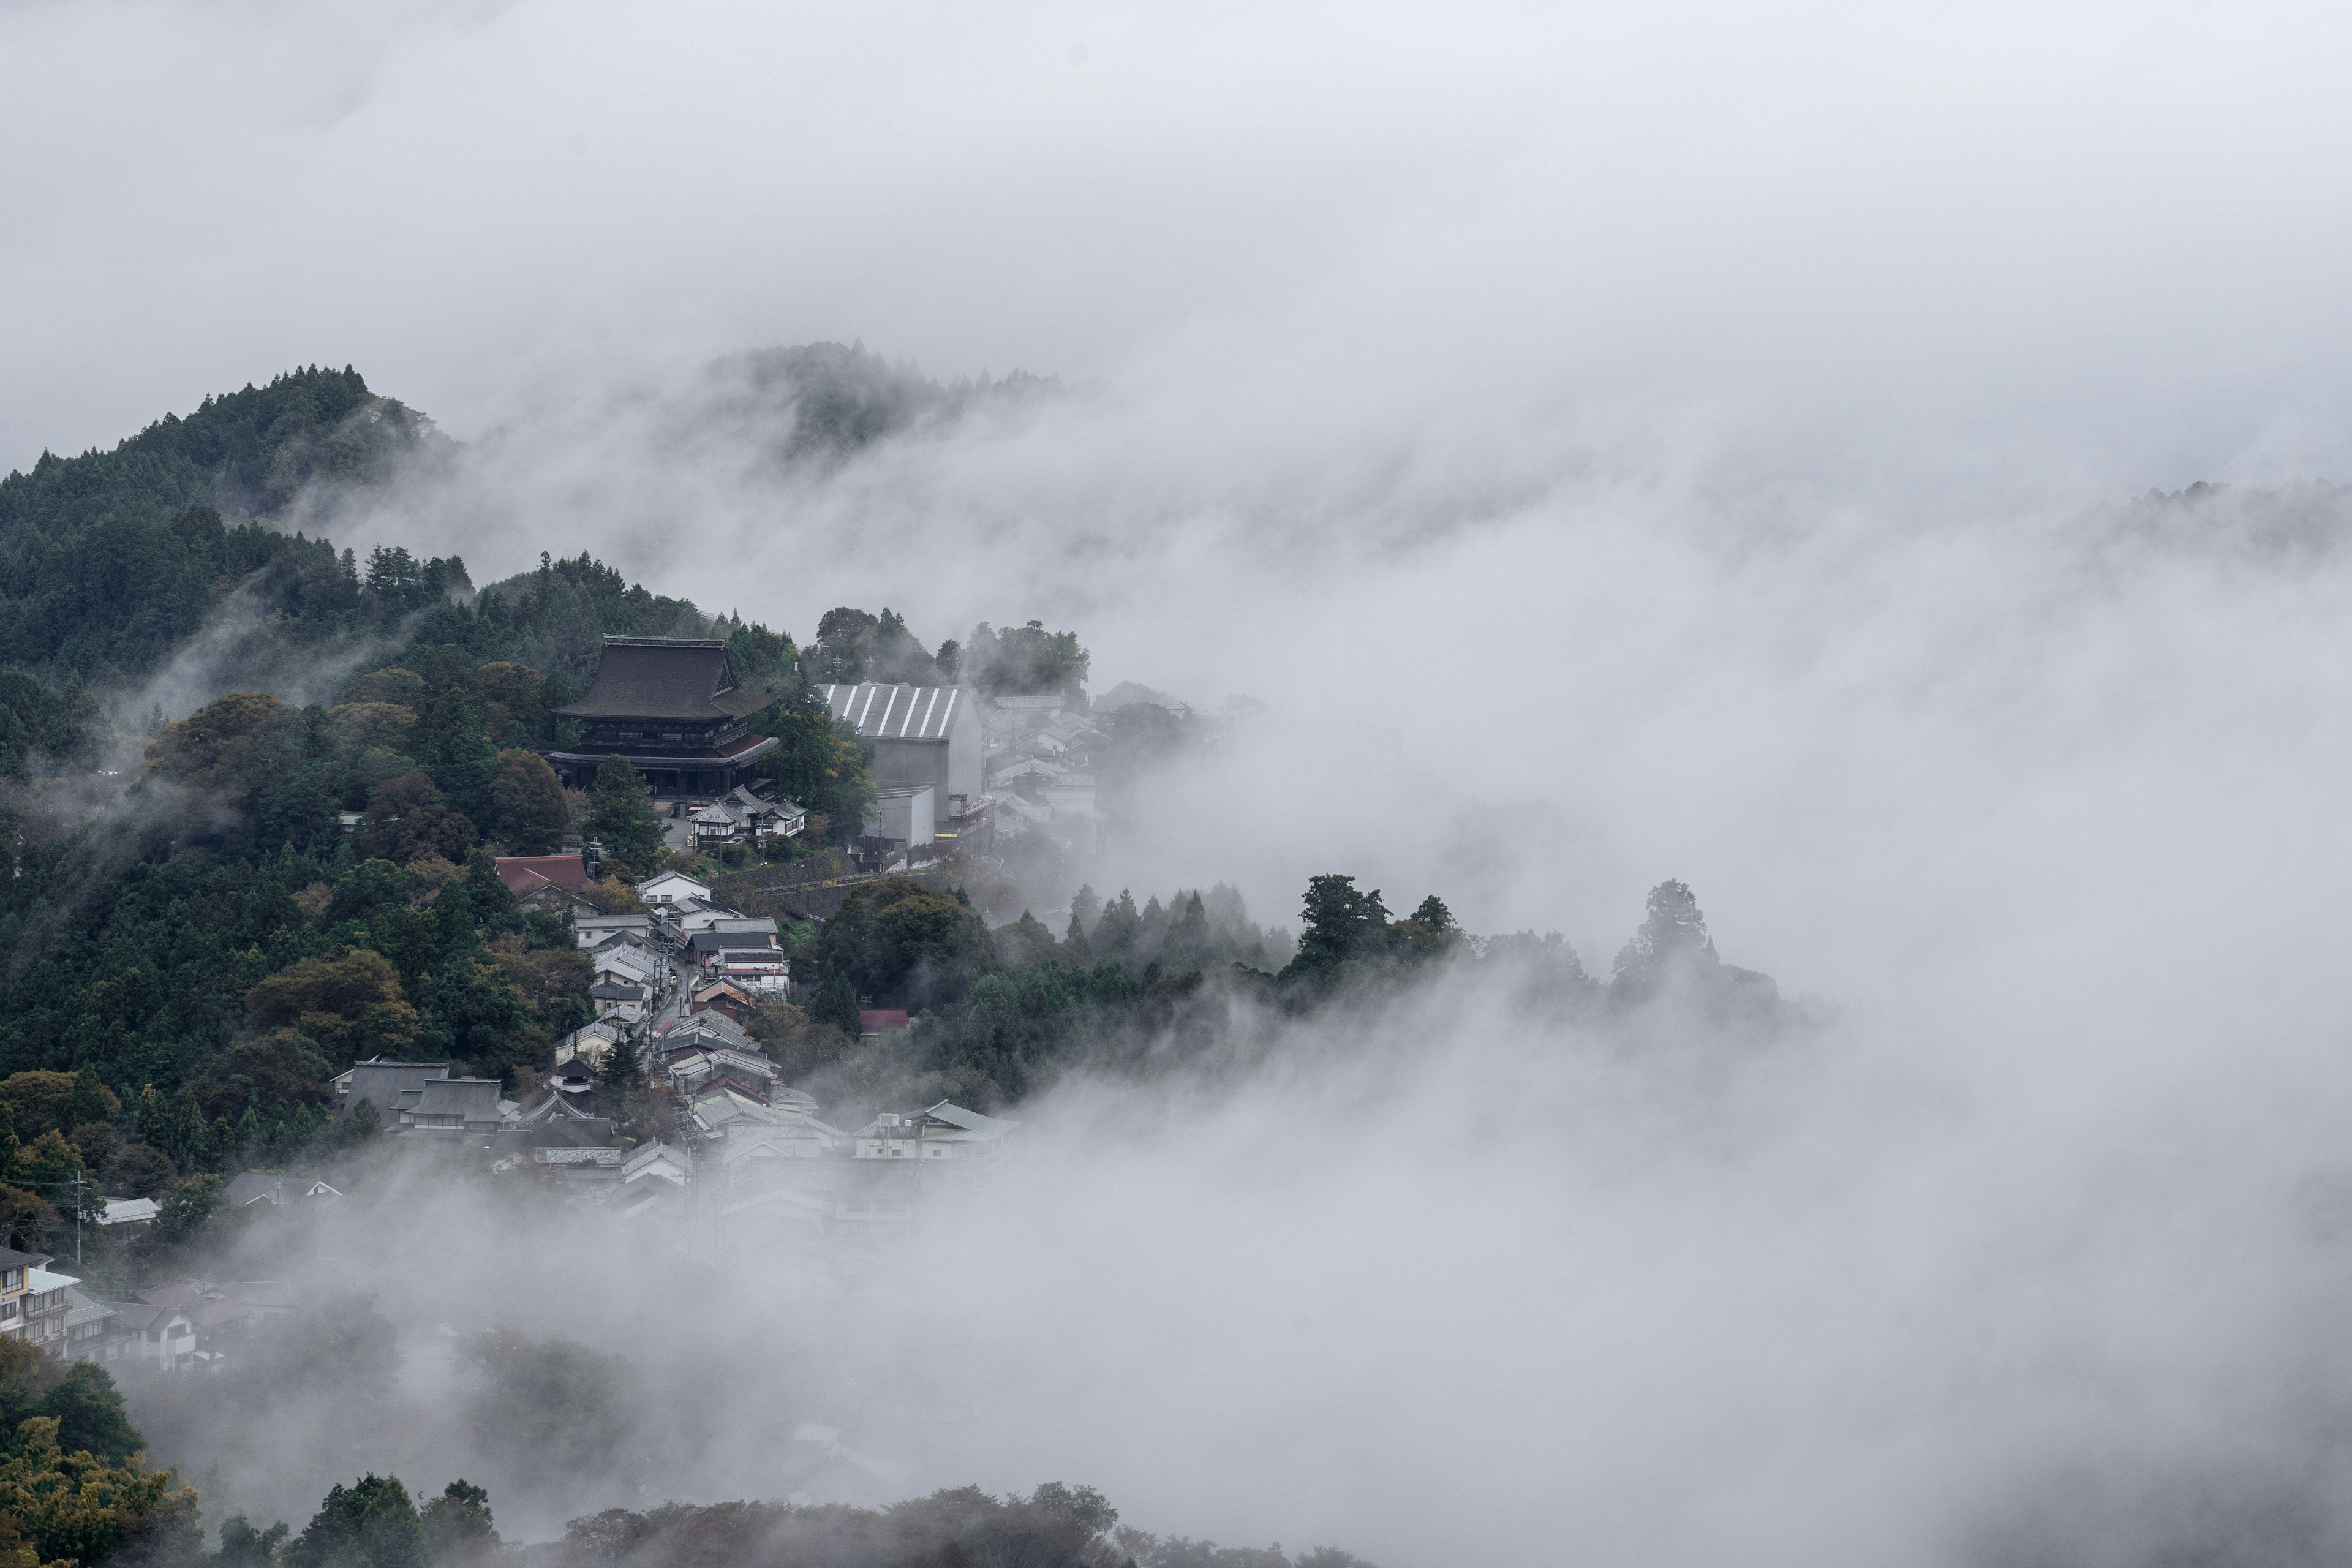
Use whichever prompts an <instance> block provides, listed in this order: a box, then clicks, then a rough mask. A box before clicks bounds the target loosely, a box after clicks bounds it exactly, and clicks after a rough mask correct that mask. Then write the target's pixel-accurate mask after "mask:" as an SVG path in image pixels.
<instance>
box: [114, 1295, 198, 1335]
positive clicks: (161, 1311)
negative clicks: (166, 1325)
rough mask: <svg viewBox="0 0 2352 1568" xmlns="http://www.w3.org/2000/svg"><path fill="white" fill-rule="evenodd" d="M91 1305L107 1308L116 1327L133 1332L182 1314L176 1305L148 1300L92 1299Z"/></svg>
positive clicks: (149, 1327)
mask: <svg viewBox="0 0 2352 1568" xmlns="http://www.w3.org/2000/svg"><path fill="white" fill-rule="evenodd" d="M91 1305H93V1306H99V1307H104V1308H106V1309H108V1310H110V1311H111V1312H113V1314H114V1326H115V1327H116V1328H118V1329H128V1330H130V1331H132V1332H134V1333H135V1332H138V1331H141V1330H142V1329H152V1328H153V1327H154V1326H155V1325H156V1324H157V1323H160V1322H162V1321H163V1320H164V1319H166V1318H173V1317H179V1316H182V1315H183V1314H182V1313H181V1311H180V1309H179V1308H177V1307H158V1306H156V1305H154V1304H153V1303H152V1302H148V1301H94V1302H92V1303H91Z"/></svg>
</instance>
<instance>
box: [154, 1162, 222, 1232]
mask: <svg viewBox="0 0 2352 1568" xmlns="http://www.w3.org/2000/svg"><path fill="white" fill-rule="evenodd" d="M227 1203H228V1186H227V1184H226V1183H225V1182H223V1181H222V1180H221V1179H220V1178H219V1177H218V1176H215V1175H211V1174H208V1173H207V1174H204V1175H195V1176H190V1177H189V1178H188V1179H187V1180H186V1181H184V1182H182V1183H181V1184H179V1185H178V1186H176V1187H173V1189H172V1190H171V1191H170V1192H168V1193H166V1194H163V1200H162V1201H161V1202H160V1203H158V1204H157V1205H155V1218H154V1221H153V1223H152V1224H151V1225H150V1226H148V1238H149V1239H150V1240H151V1241H152V1242H154V1243H155V1244H156V1245H157V1246H159V1247H185V1246H189V1245H192V1244H194V1243H195V1242H197V1241H200V1240H202V1239H203V1237H204V1234H205V1229H206V1227H208V1226H210V1225H211V1224H212V1222H213V1219H214V1216H215V1215H218V1214H219V1213H220V1212H221V1210H222V1209H223V1208H224V1207H225V1206H226V1205H227Z"/></svg>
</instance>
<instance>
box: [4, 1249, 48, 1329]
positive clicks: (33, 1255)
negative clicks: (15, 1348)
mask: <svg viewBox="0 0 2352 1568" xmlns="http://www.w3.org/2000/svg"><path fill="white" fill-rule="evenodd" d="M48 1261H49V1258H48V1254H47V1253H44V1252H18V1251H16V1249H15V1248H14V1247H0V1339H13V1340H20V1339H23V1338H24V1337H25V1308H26V1298H27V1297H29V1296H31V1295H32V1294H33V1290H32V1286H31V1283H30V1276H31V1274H32V1272H33V1270H34V1269H36V1268H40V1267H41V1265H43V1264H44V1263H47V1262H48Z"/></svg>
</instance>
